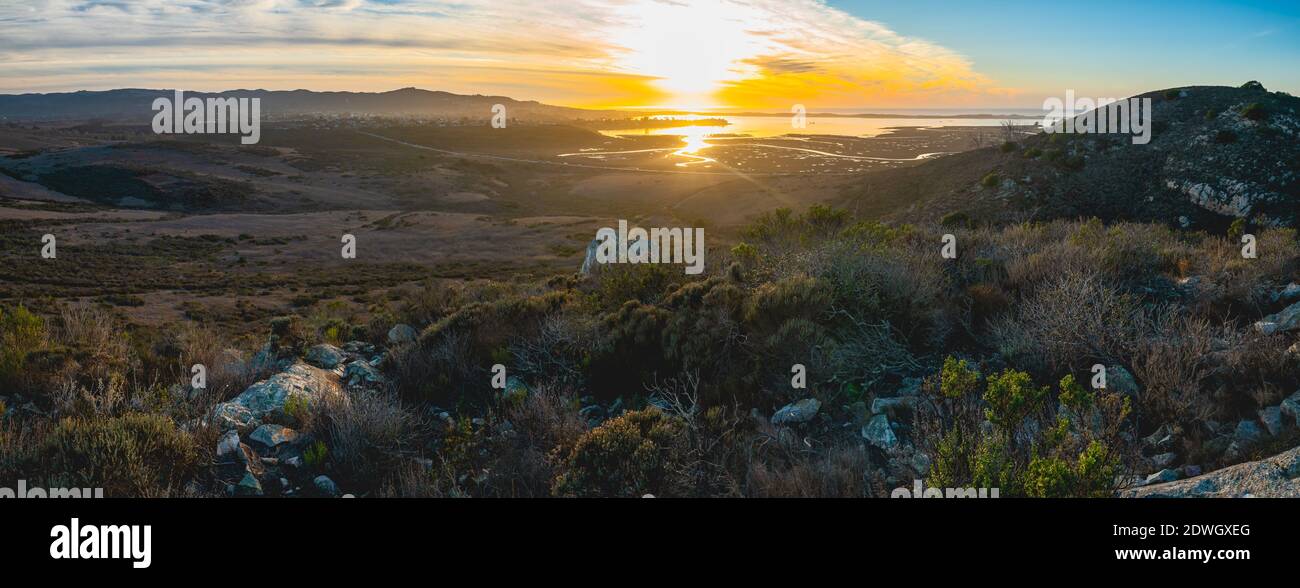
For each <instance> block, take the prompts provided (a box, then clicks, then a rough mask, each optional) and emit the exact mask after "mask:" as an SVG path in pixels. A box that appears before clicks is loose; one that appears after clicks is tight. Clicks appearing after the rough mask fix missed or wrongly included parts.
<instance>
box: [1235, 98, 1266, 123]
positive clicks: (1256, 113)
mask: <svg viewBox="0 0 1300 588" xmlns="http://www.w3.org/2000/svg"><path fill="white" fill-rule="evenodd" d="M1241 116H1243V117H1246V118H1248V119H1250V120H1264V118H1265V117H1267V116H1268V110H1267V109H1266V108H1264V105H1263V104H1260V103H1258V102H1251V103H1250V104H1247V105H1245V106H1242V107H1241Z"/></svg>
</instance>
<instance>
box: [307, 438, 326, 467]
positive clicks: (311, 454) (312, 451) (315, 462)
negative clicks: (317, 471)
mask: <svg viewBox="0 0 1300 588" xmlns="http://www.w3.org/2000/svg"><path fill="white" fill-rule="evenodd" d="M328 455H329V447H326V446H325V443H324V442H323V441H317V442H315V443H312V444H311V445H310V446H308V447H307V449H304V450H303V452H302V461H303V463H305V464H307V466H308V467H313V468H317V467H320V466H321V464H323V463H325V457H326V456H328Z"/></svg>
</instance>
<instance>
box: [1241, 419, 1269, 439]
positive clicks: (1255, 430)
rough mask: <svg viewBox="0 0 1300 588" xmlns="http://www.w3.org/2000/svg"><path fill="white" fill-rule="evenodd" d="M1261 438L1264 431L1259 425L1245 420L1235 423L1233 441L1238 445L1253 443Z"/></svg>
mask: <svg viewBox="0 0 1300 588" xmlns="http://www.w3.org/2000/svg"><path fill="white" fill-rule="evenodd" d="M1263 437H1264V430H1263V429H1261V428H1260V426H1259V423H1256V422H1255V421H1250V420H1246V419H1242V420H1241V422H1239V423H1237V429H1236V430H1235V431H1233V440H1234V441H1236V442H1237V443H1240V444H1249V443H1254V442H1256V441H1259V440H1260V439H1261V438H1263Z"/></svg>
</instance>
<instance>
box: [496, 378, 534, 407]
mask: <svg viewBox="0 0 1300 588" xmlns="http://www.w3.org/2000/svg"><path fill="white" fill-rule="evenodd" d="M525 398H528V385H527V384H524V381H523V380H522V379H520V378H519V377H518V376H510V377H509V378H506V387H505V389H503V390H501V400H502V401H505V402H522V401H523V400H524V399H525Z"/></svg>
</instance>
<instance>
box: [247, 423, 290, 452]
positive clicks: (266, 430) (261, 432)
mask: <svg viewBox="0 0 1300 588" xmlns="http://www.w3.org/2000/svg"><path fill="white" fill-rule="evenodd" d="M248 438H249V439H252V440H253V441H256V442H258V443H261V444H262V445H265V446H267V447H270V448H275V447H276V446H278V445H280V444H281V443H293V442H294V441H297V440H298V432H297V431H295V430H293V429H290V428H287V427H283V426H280V425H262V426H260V427H258V428H257V430H255V431H253V434H252V435H249V436H248Z"/></svg>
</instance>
